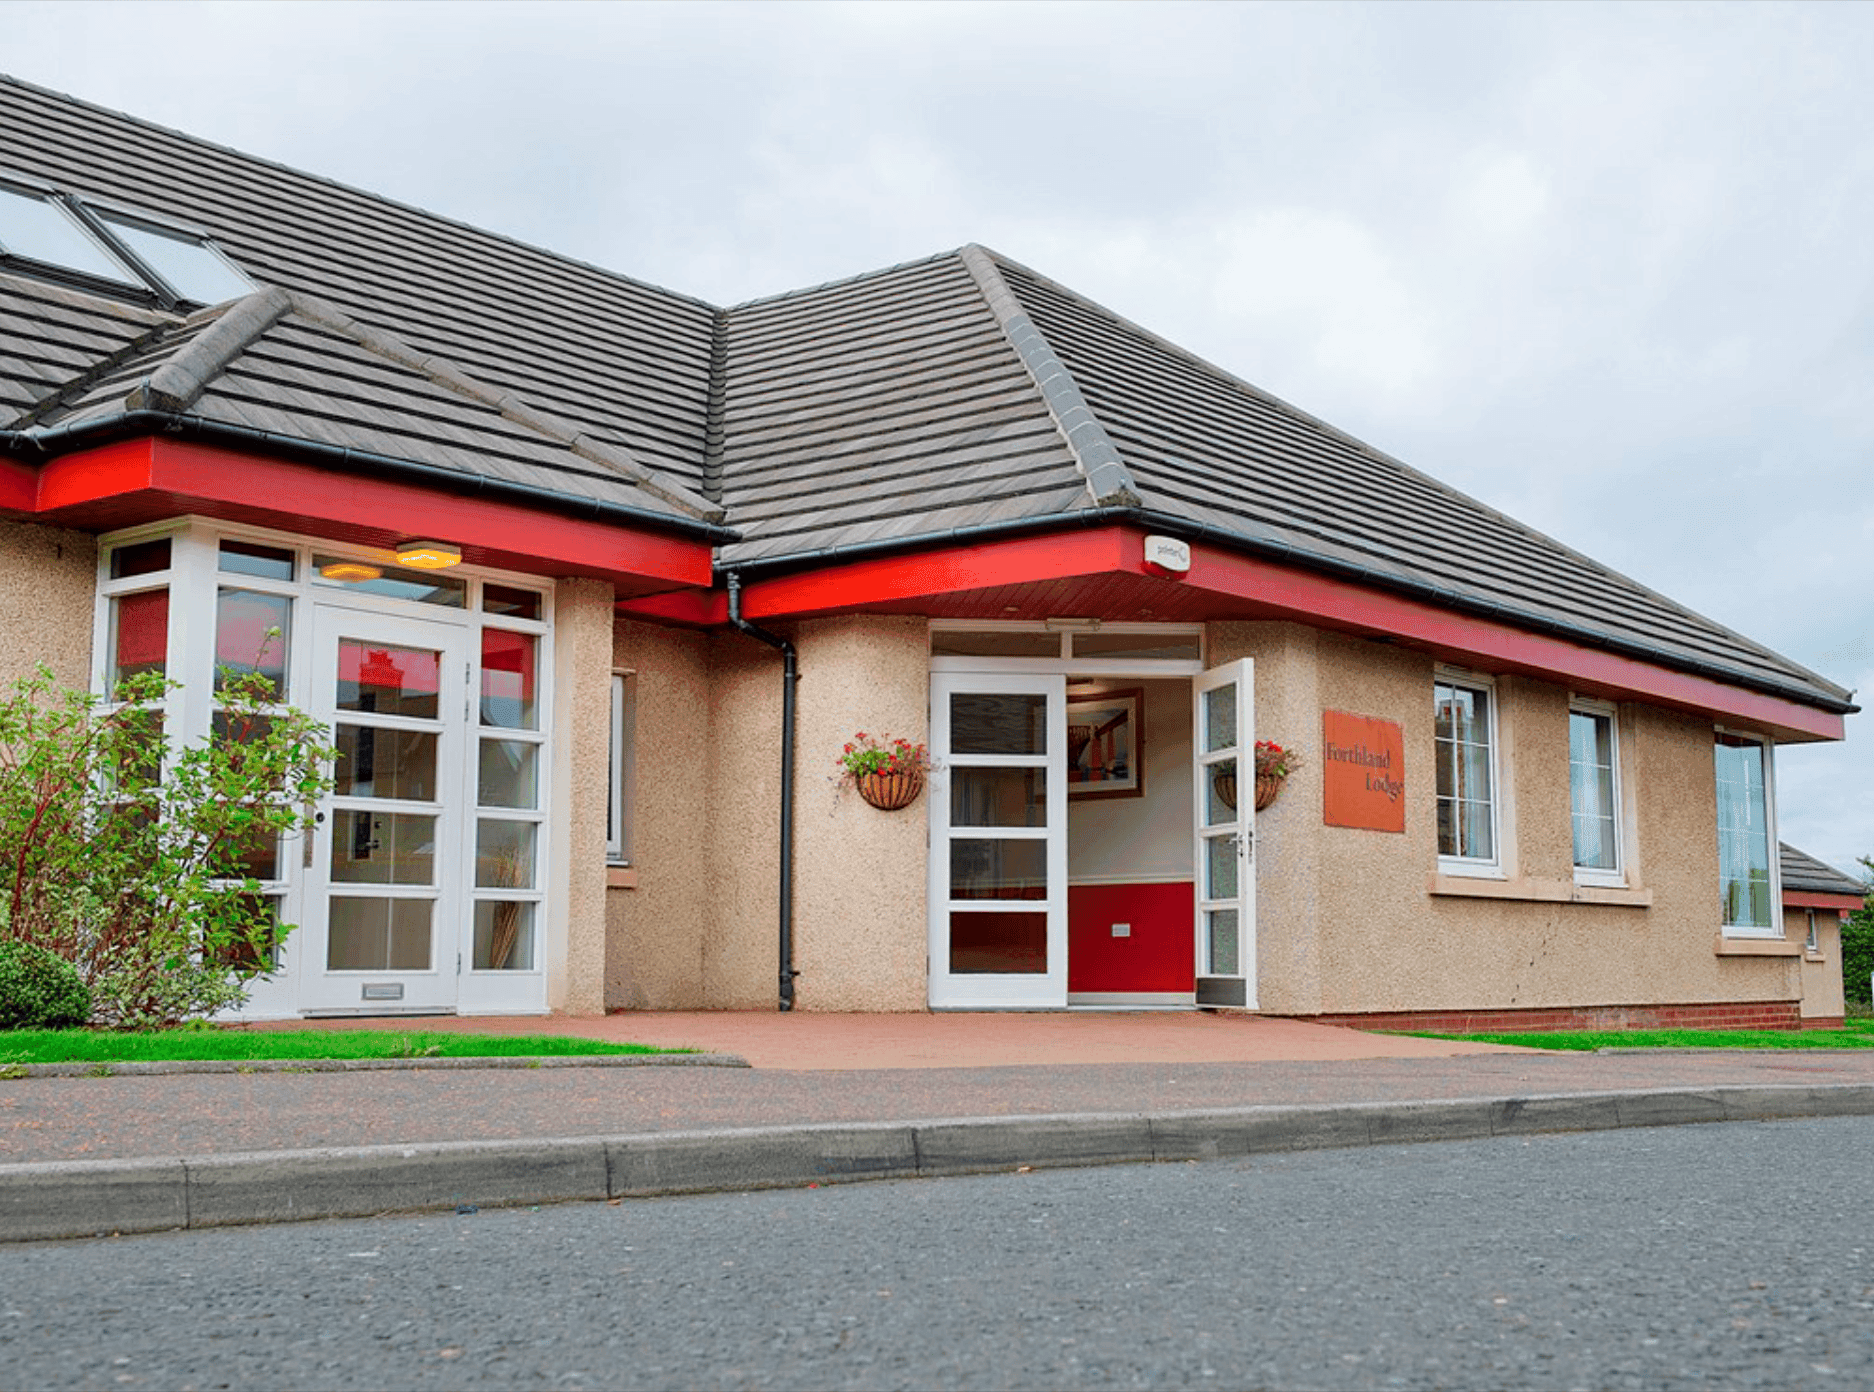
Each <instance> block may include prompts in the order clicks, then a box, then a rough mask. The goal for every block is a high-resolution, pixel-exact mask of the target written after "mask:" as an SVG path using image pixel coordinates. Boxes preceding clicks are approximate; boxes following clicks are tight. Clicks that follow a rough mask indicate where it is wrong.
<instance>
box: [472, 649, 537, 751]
mask: <svg viewBox="0 0 1874 1392" xmlns="http://www.w3.org/2000/svg"><path fill="white" fill-rule="evenodd" d="M539 642H540V640H539V639H538V638H536V637H535V636H534V635H533V634H531V633H507V632H504V631H503V630H501V629H498V628H485V629H483V630H482V724H484V725H501V726H505V727H507V728H508V729H510V730H534V729H538V728H539V715H538V712H536V711H535V709H534V664H535V660H536V657H537V655H538V654H537V650H538V648H539Z"/></svg>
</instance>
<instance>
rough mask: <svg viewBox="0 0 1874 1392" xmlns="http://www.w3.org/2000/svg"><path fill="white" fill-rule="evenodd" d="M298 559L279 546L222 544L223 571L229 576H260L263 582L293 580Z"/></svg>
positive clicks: (229, 542) (225, 542) (247, 543)
mask: <svg viewBox="0 0 1874 1392" xmlns="http://www.w3.org/2000/svg"><path fill="white" fill-rule="evenodd" d="M297 561H298V557H297V556H296V555H295V553H294V552H292V551H290V550H286V549H283V548H281V547H278V546H261V545H259V544H258V543H256V542H252V541H224V542H222V543H221V562H220V566H221V570H222V571H223V573H225V574H228V575H258V576H259V577H261V578H262V579H263V580H291V579H292V578H293V574H294V568H295V566H296V564H297Z"/></svg>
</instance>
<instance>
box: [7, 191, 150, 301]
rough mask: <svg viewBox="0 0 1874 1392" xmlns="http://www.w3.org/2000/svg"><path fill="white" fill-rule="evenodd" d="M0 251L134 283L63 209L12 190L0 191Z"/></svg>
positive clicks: (125, 283)
mask: <svg viewBox="0 0 1874 1392" xmlns="http://www.w3.org/2000/svg"><path fill="white" fill-rule="evenodd" d="M0 248H4V249H5V250H7V251H9V252H11V253H12V254H13V255H15V256H30V257H31V258H32V259H33V260H35V261H44V262H46V263H48V264H50V265H53V266H63V267H65V269H67V270H69V271H83V272H84V273H85V274H87V275H95V276H103V277H104V278H105V279H107V280H115V281H117V282H119V283H120V284H124V285H135V284H136V283H137V278H136V277H135V276H133V275H131V274H130V272H129V271H127V270H125V269H124V268H123V267H122V266H120V265H118V264H117V261H116V259H115V258H113V257H111V256H109V255H107V254H106V253H105V251H104V248H103V247H101V246H99V245H98V244H97V242H96V241H95V240H94V239H93V238H92V237H91V236H90V235H88V234H87V233H86V232H85V231H84V229H83V228H81V227H80V226H79V225H78V223H77V221H76V220H75V219H74V218H72V216H71V215H70V214H68V213H67V212H66V211H65V210H64V209H63V208H60V207H59V206H58V205H57V204H55V203H52V202H49V201H48V200H46V199H44V198H35V197H33V196H32V195H31V194H29V193H21V192H19V191H18V190H15V189H9V188H0Z"/></svg>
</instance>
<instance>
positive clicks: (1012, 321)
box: [956, 243, 1142, 507]
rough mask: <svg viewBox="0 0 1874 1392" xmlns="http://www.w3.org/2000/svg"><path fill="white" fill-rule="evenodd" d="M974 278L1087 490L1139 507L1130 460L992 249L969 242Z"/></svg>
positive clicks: (966, 258) (1103, 500)
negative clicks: (1017, 294)
mask: <svg viewBox="0 0 1874 1392" xmlns="http://www.w3.org/2000/svg"><path fill="white" fill-rule="evenodd" d="M956 255H957V257H958V259H959V260H961V261H962V262H963V265H964V268H965V269H967V270H968V271H969V273H970V277H971V279H973V280H974V281H975V282H976V288H977V289H978V290H980V291H981V292H982V297H983V299H984V301H985V302H987V304H988V306H989V312H990V313H991V314H993V315H994V316H995V320H996V323H997V324H998V325H999V326H1000V327H1001V329H1002V332H1003V335H1004V336H1005V337H1006V338H1007V339H1008V341H1009V346H1010V347H1012V348H1013V349H1014V350H1015V355H1016V356H1017V357H1018V358H1019V359H1020V360H1021V364H1022V366H1023V367H1024V368H1025V369H1026V370H1027V372H1028V375H1029V376H1030V377H1031V378H1033V379H1034V383H1035V386H1036V387H1037V388H1038V389H1039V390H1040V392H1041V399H1042V400H1043V401H1044V402H1046V403H1047V408H1048V414H1049V415H1051V416H1052V417H1053V418H1054V424H1055V426H1056V428H1058V429H1059V430H1060V432H1061V436H1062V438H1064V439H1065V440H1066V441H1067V448H1068V450H1069V451H1070V452H1071V453H1072V454H1073V457H1074V463H1075V464H1076V465H1077V466H1078V467H1079V469H1080V472H1081V474H1082V475H1084V476H1085V478H1086V481H1087V494H1088V496H1089V497H1090V498H1091V499H1092V501H1093V505H1094V506H1096V507H1139V506H1142V499H1141V496H1140V493H1139V485H1138V481H1137V480H1136V479H1134V478H1133V476H1132V472H1131V471H1130V470H1129V469H1127V468H1126V461H1125V459H1124V458H1123V457H1122V456H1121V455H1120V453H1119V447H1118V446H1117V445H1115V444H1114V443H1113V439H1112V436H1110V435H1108V434H1107V433H1106V427H1105V426H1103V425H1101V424H1100V421H1099V417H1097V416H1095V415H1094V414H1093V408H1092V407H1091V406H1089V405H1088V404H1087V399H1086V397H1085V396H1083V395H1082V394H1081V391H1080V384H1079V383H1078V382H1076V381H1075V380H1074V375H1073V373H1072V372H1070V371H1069V370H1068V368H1067V364H1066V363H1064V362H1062V361H1061V359H1060V355H1059V354H1057V353H1056V352H1055V351H1054V347H1053V345H1052V344H1050V343H1049V342H1048V340H1047V335H1045V334H1043V333H1042V332H1041V330H1040V329H1039V328H1038V327H1036V325H1035V322H1034V320H1032V319H1030V318H1029V317H1028V313H1027V311H1026V310H1024V309H1023V308H1022V305H1021V302H1020V301H1019V300H1017V299H1016V298H1015V292H1014V291H1012V290H1011V289H1009V286H1008V282H1006V281H1005V280H1003V279H1002V273H1001V271H1000V270H999V269H998V268H997V266H996V263H995V260H994V258H993V256H992V255H991V253H989V252H988V251H987V250H985V249H984V248H983V247H980V246H977V245H976V244H975V243H971V244H970V245H969V246H966V247H964V248H963V249H962V250H961V251H959V252H957V253H956Z"/></svg>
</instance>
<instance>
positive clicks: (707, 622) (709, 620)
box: [616, 590, 729, 628]
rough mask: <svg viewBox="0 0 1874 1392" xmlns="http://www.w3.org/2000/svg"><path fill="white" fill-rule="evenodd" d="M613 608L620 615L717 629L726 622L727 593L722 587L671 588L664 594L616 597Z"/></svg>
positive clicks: (727, 608)
mask: <svg viewBox="0 0 1874 1392" xmlns="http://www.w3.org/2000/svg"><path fill="white" fill-rule="evenodd" d="M616 608H617V610H618V613H619V615H620V617H622V618H627V619H647V620H649V621H651V622H652V623H674V624H687V625H688V626H690V627H692V628H717V627H720V626H721V625H723V624H726V623H728V621H729V596H728V595H727V593H725V592H724V591H722V590H672V591H670V592H669V593H667V594H654V595H641V596H639V597H638V598H636V599H621V600H619V601H618V604H617V606H616Z"/></svg>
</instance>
